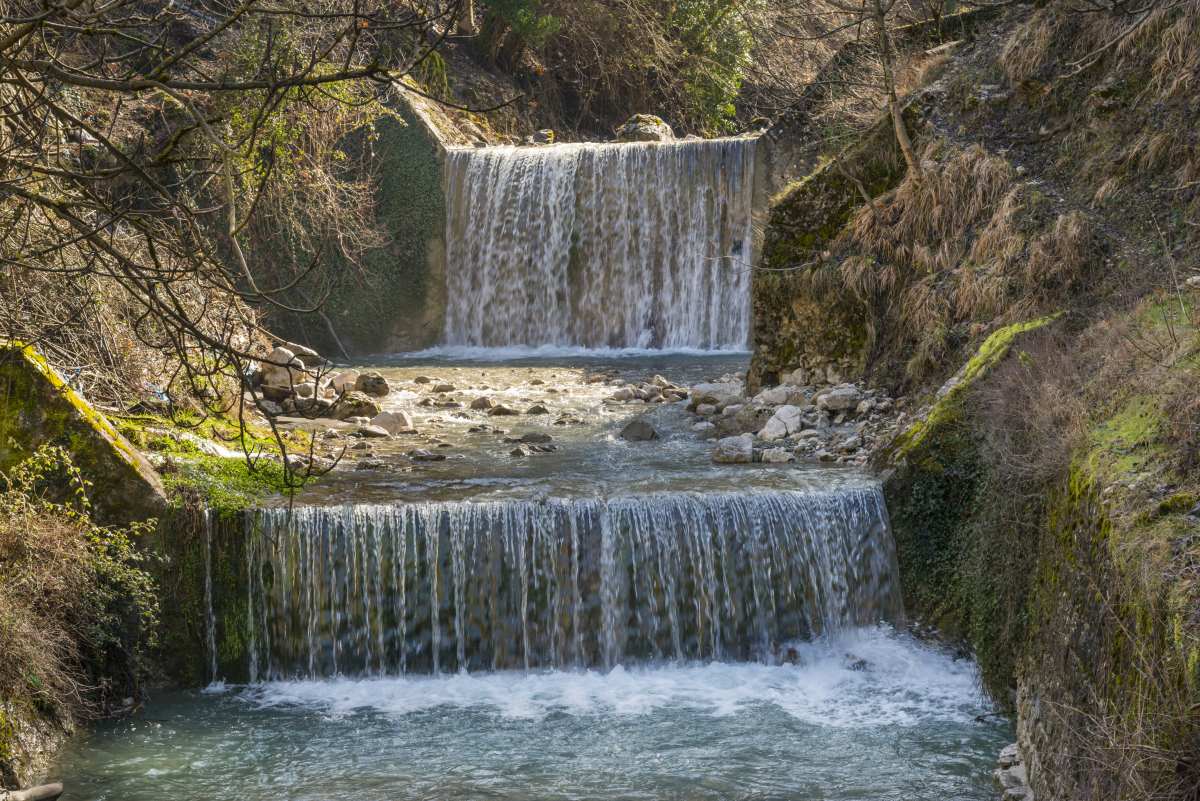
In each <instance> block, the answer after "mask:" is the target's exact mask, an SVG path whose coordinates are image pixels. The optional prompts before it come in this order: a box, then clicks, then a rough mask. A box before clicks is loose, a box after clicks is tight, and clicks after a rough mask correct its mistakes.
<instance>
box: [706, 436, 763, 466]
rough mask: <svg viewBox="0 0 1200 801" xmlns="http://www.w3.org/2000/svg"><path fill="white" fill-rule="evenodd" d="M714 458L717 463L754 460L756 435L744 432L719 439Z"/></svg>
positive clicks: (745, 462) (741, 462)
mask: <svg viewBox="0 0 1200 801" xmlns="http://www.w3.org/2000/svg"><path fill="white" fill-rule="evenodd" d="M712 460H713V461H714V462H716V463H717V464H749V463H750V462H752V461H754V435H753V434H742V435H740V436H737V437H725V438H724V439H719V440H717V447H716V448H715V449H714V450H713V454H712Z"/></svg>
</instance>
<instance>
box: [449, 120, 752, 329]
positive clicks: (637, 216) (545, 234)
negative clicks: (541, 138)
mask: <svg viewBox="0 0 1200 801" xmlns="http://www.w3.org/2000/svg"><path fill="white" fill-rule="evenodd" d="M754 146H755V145H754V139H752V138H737V139H713V140H704V141H681V142H674V143H662V144H660V143H637V144H571V145H558V146H552V147H523V148H514V147H489V148H480V149H456V150H451V151H450V152H449V154H448V155H447V158H446V167H445V173H446V196H447V202H448V206H449V212H448V221H447V232H446V288H447V298H448V300H447V307H446V320H445V330H444V343H445V344H447V345H466V346H481V347H500V346H522V345H525V346H546V345H561V346H580V347H586V348H700V349H709V350H713V349H739V350H740V349H743V348H745V347H746V346H747V343H748V340H749V330H750V328H749V326H750V309H749V306H750V274H749V265H750V261H751V248H752V239H753V228H752V223H751V211H752V202H753V197H752V196H753V183H754Z"/></svg>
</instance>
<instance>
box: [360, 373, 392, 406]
mask: <svg viewBox="0 0 1200 801" xmlns="http://www.w3.org/2000/svg"><path fill="white" fill-rule="evenodd" d="M354 389H355V390H357V391H358V392H362V393H364V394H366V395H374V396H375V397H377V398H382V397H384V396H385V395H387V394H388V393H389V392H391V391H392V388H391V386H390V385H389V384H388V381H387V379H386V378H384V377H383V375H382V374H380V373H377V372H375V371H374V370H372V371H370V372H366V373H362V374H360V375H359V377H358V378H357V379H355V381H354ZM377 414H378V412H377Z"/></svg>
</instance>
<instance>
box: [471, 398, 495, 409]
mask: <svg viewBox="0 0 1200 801" xmlns="http://www.w3.org/2000/svg"><path fill="white" fill-rule="evenodd" d="M495 405H496V404H495V403H493V402H492V399H491V398H488V397H486V396H483V395H480V396H479V397H478V398H476V399H475V400H473V401H471V408H472V409H474V410H475V411H477V412H486V411H487V410H488V409H490V408H492V407H493V406H495Z"/></svg>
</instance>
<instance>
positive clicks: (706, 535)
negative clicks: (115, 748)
mask: <svg viewBox="0 0 1200 801" xmlns="http://www.w3.org/2000/svg"><path fill="white" fill-rule="evenodd" d="M247 526H248V530H249V532H250V534H249V540H250V541H249V551H248V554H249V555H248V559H249V569H250V575H251V576H252V577H253V579H252V581H251V582H250V589H249V597H248V599H247V601H248V605H249V610H250V619H251V657H250V661H251V678H252V679H256V680H261V679H277V678H287V677H297V676H302V677H318V676H330V675H389V674H393V675H394V674H399V673H404V672H429V671H433V672H438V671H456V670H471V671H475V670H481V669H489V670H490V669H499V668H526V669H528V668H542V667H565V666H603V667H612V666H615V665H617V664H622V663H626V662H630V661H641V660H664V659H665V660H690V659H718V660H721V659H733V660H747V659H758V660H761V661H771V660H772V659H774V658H775V657H776V656H777V655H778V654H777V648H778V644H779V643H782V642H785V641H788V640H794V639H797V638H803V637H809V636H812V635H816V634H820V633H824V632H830V631H832V630H836V629H840V628H842V627H847V626H852V625H860V624H866V623H873V622H877V621H880V620H894V619H896V618H897V617H899V615H900V614H901V606H900V599H899V593H898V588H897V586H896V583H895V567H894V561H895V560H894V554H893V549H892V544H891V537H890V534H889V532H888V530H887V518H886V512H885V510H884V504H883V498H882V495H881V493H880V491H879V489H878V487H877V486H875V485H869V484H868V485H863V486H858V487H850V488H844V489H838V490H830V491H819V492H801V491H790V490H770V491H766V490H755V491H748V492H739V493H733V492H728V493H710V494H699V493H688V492H683V493H671V494H662V495H648V496H640V497H626V498H616V499H612V500H608V501H601V500H550V501H544V502H535V501H506V502H482V503H470V502H455V503H421V504H408V505H391V506H362V505H359V506H345V507H301V508H296V509H292V510H288V509H283V508H281V509H265V510H260V511H258V512H255V513H253V514H252V516H251V517H250V518H249V519H248V522H247Z"/></svg>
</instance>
